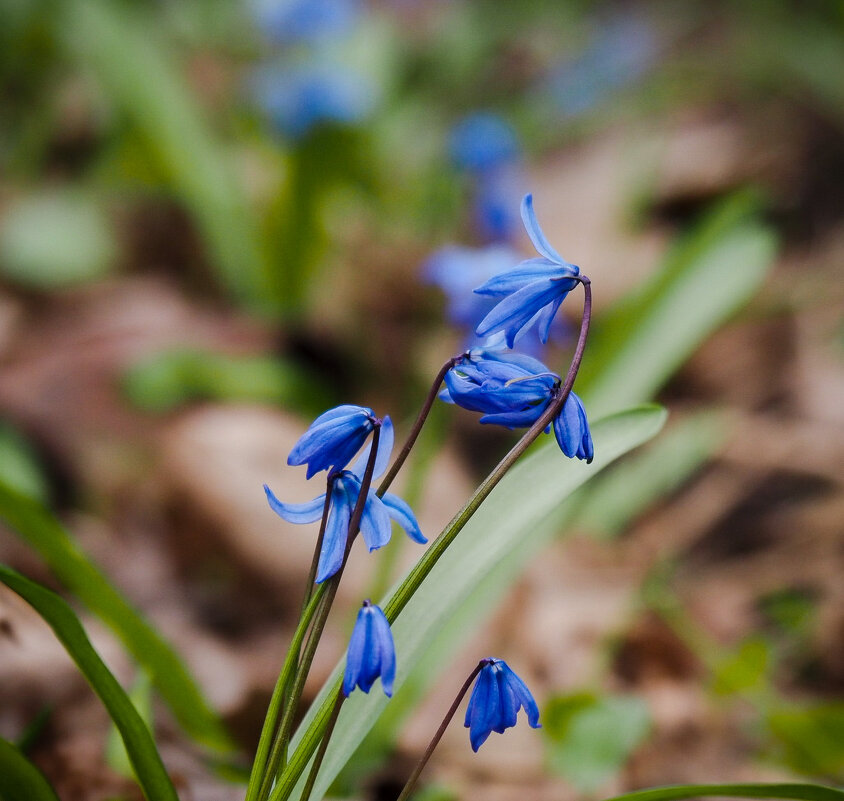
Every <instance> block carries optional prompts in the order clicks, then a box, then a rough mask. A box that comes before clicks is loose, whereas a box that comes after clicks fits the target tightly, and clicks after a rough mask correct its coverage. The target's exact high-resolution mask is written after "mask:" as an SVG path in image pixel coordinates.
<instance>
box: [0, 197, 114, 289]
mask: <svg viewBox="0 0 844 801" xmlns="http://www.w3.org/2000/svg"><path fill="white" fill-rule="evenodd" d="M116 255H117V243H116V241H115V237H114V231H113V229H112V226H111V223H110V221H109V220H108V218H107V217H106V215H105V213H104V212H103V210H102V209H101V208H100V206H99V205H98V204H97V203H96V202H95V200H94V199H93V197H91V196H90V195H87V194H84V193H82V192H79V191H72V190H64V191H57V190H56V189H51V190H49V191H47V192H43V193H39V194H35V195H31V196H29V197H22V198H20V199H18V200H17V201H14V202H13V203H12V204H11V205H10V207H9V208H7V209H5V210H4V213H3V217H2V225H0V271H2V274H3V276H4V277H6V278H8V279H9V280H11V281H13V282H15V283H17V284H20V285H21V286H24V287H28V288H32V289H55V288H58V287H63V286H68V285H72V284H79V283H83V282H85V281H91V280H93V279H95V278H101V277H102V276H103V275H105V274H106V273H108V272H109V270H110V269H111V267H112V266H113V264H114V261H115V258H116Z"/></svg>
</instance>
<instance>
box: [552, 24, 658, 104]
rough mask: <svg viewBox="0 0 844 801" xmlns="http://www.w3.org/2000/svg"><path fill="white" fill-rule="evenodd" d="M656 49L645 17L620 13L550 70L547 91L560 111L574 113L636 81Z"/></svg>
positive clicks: (654, 54)
mask: <svg viewBox="0 0 844 801" xmlns="http://www.w3.org/2000/svg"><path fill="white" fill-rule="evenodd" d="M658 51H659V47H658V42H657V37H656V34H655V31H654V29H653V27H652V26H651V25H650V24H649V23H648V21H647V20H646V19H644V18H642V17H636V16H632V15H629V14H625V15H621V16H619V17H617V18H616V19H613V20H611V21H610V22H609V23H608V24H605V25H604V26H603V27H602V28H601V29H600V30H599V32H598V33H597V35H596V36H594V37H593V38H592V40H591V41H590V42H589V44H588V45H587V47H586V49H585V50H584V51H583V52H582V53H581V54H580V55H579V56H578V57H576V58H574V59H570V60H568V61H565V62H563V63H561V64H560V65H559V66H558V67H556V68H555V69H554V70H552V72H551V74H550V76H549V77H548V79H547V87H548V93H549V94H550V95H551V97H552V98H553V100H554V102H555V103H556V104H557V106H558V107H559V108H560V110H561V111H562V112H564V113H565V114H567V115H569V116H577V115H578V114H582V113H583V112H585V111H587V110H589V109H590V108H592V107H593V106H595V105H597V104H598V103H600V102H601V101H603V100H604V99H606V97H607V96H608V95H609V94H610V93H611V92H612V91H613V90H615V89H618V88H620V87H622V86H627V85H629V84H632V83H634V82H635V81H636V80H638V79H639V78H640V77H641V76H642V75H644V74H645V72H647V70H648V69H649V68H650V67H651V66H652V65H653V63H654V61H655V60H656V58H657V55H658Z"/></svg>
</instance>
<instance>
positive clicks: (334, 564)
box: [316, 479, 357, 584]
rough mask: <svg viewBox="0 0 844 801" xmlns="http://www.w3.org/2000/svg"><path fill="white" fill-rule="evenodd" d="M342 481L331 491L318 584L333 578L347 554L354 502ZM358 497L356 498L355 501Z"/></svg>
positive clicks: (317, 577) (318, 567)
mask: <svg viewBox="0 0 844 801" xmlns="http://www.w3.org/2000/svg"><path fill="white" fill-rule="evenodd" d="M345 484H346V482H345V481H343V480H342V479H340V480H338V481H335V482H334V488H333V489H332V491H331V512H330V513H329V515H328V524H327V525H326V527H325V535H324V536H323V539H322V550H321V551H320V554H319V565H318V566H317V575H316V582H317V584H320V583H321V582H323V581H325V580H326V579H327V578H331V576H333V575H334V574H335V573H336V572H337V571H338V570H339V569H340V566H341V565H342V564H343V557H344V556H345V554H346V538H347V537H348V534H349V521H350V519H351V516H352V506H353V505H354V501H352V500H351V499H350V497H349V491H348V489H347V488H346V486H345ZM356 499H357V496H355V500H356Z"/></svg>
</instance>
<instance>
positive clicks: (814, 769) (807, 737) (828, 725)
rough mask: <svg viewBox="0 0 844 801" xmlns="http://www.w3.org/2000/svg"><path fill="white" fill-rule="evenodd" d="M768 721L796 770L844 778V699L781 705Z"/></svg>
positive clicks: (781, 754)
mask: <svg viewBox="0 0 844 801" xmlns="http://www.w3.org/2000/svg"><path fill="white" fill-rule="evenodd" d="M766 722H767V724H768V729H769V730H770V732H771V735H772V736H773V737H774V738H775V740H776V742H777V745H778V747H777V749H776V751H778V756H779V758H780V759H781V760H782V761H784V762H785V764H787V765H788V766H789V767H790V768H792V770H796V771H799V772H800V773H805V774H808V775H812V776H829V777H834V778H835V779H836V780H839V781H840V780H842V779H844V702H841V701H837V702H833V703H818V704H810V705H806V706H802V707H799V706H793V707H785V708H782V707H781V708H779V709H776V710H774V711H772V712H770V713H769V714H768V717H767V721H766Z"/></svg>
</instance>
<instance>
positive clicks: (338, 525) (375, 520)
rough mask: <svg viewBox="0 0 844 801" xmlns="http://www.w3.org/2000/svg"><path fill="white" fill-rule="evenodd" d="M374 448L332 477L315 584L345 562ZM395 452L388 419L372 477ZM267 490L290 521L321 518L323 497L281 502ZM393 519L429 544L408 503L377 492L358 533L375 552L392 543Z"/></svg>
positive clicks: (276, 508)
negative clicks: (351, 528) (304, 501)
mask: <svg viewBox="0 0 844 801" xmlns="http://www.w3.org/2000/svg"><path fill="white" fill-rule="evenodd" d="M338 408H340V409H342V408H344V407H342V406H341V407H338ZM347 408H355V407H347ZM335 411H336V410H335ZM324 416H325V415H323V417H324ZM315 424H316V423H315ZM370 448H371V444H370V446H369V447H367V448H366V449H365V450H364V451H363V453H361V455H360V456H359V457H358V459H357V461H356V462H355V463H354V465H352V468H351V470H341V471H340V472H338V473H335V475H334V477H333V481H332V484H331V502H330V510H329V514H328V523H327V525H326V528H325V536H324V537H323V541H322V550H321V551H320V555H319V565H318V566H317V575H316V581H317V583H319V582H322V581H325V579H327V578H330V577H331V576H333V575H334V574H335V573H336V572H337V571H338V570H339V569H340V566H341V565H342V564H343V557H344V555H345V553H346V538H347V536H348V533H349V523H350V521H351V519H352V514H353V512H354V508H355V504H356V503H357V501H358V496H359V495H360V487H361V481H362V480H363V474H364V471H365V470H366V463H367V461H368V460H369V453H370ZM392 449H393V424H392V422H391V421H390V418H389V417H385V418H384V422H383V424H382V425H381V439H380V442H379V443H378V453H377V455H376V457H375V466H374V471H373V474H372V477H373V478H377V477H378V476H380V475H382V474H383V473H384V471H385V470H386V469H387V465H388V463H389V461H390V452H391V451H392ZM264 492H266V494H267V500H268V501H269V504H270V508H271V509H272V510H273V511H274V512H276V514H278V515H279V516H281V517H283V518H284V519H285V520H287V521H288V522H289V523H315V522H316V521H317V520H319V519H320V518H321V517H322V510H323V507H324V506H325V494H322V495H320V496H319V497H317V498H314V499H313V500H312V501H309V502H308V503H298V504H293V503H282V502H281V501H280V500H279V499H278V498H276V496H275V495H274V494H273V492H272V490H271V489H270V488H269V487H268V486H267V485H266V484H265V485H264ZM391 520H395V521H396V522H397V523H398V524H399V525H400V526H401V527H402V528H403V529H404V530H405V531H406V532H407V535H408V536H409V537H410V538H411V539H412V540H414V541H415V542H418V543H421V544H424V543H426V542H427V541H428V540H427V539H425V537H424V536H422V532H421V531H420V530H419V524H418V523H417V522H416V517H415V516H414V515H413V511H412V510H411V508H410V506H408V505H407V503H405V502H404V501H403V500H402V499H401V498H399V497H398V496H397V495H393V494H392V493H390V492H386V493H384V497H383V498H379V497H378V496H377V495H376V494H375V490H374V489H370V490H369V494H368V495H367V499H366V503H365V504H364V507H363V515H362V517H361V520H360V533H361V534H362V535H363V539H364V542H366V545H367V547H368V548H369V550H370V551H374V550H375V549H376V548H380V547H381V546H382V545H386V544H387V543H388V542H389V541H390V536H391V533H392V531H391V529H392V523H391Z"/></svg>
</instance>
